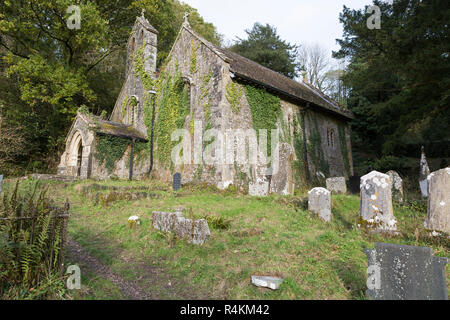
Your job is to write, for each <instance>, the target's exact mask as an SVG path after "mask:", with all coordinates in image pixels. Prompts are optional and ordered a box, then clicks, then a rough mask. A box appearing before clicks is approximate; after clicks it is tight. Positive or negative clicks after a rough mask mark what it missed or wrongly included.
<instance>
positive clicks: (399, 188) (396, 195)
mask: <svg viewBox="0 0 450 320" xmlns="http://www.w3.org/2000/svg"><path fill="white" fill-rule="evenodd" d="M386 174H387V175H388V176H389V177H390V178H391V193H392V198H393V199H394V200H396V201H398V202H403V180H402V178H401V177H400V175H399V174H398V173H397V172H396V171H394V170H390V171H388V172H386Z"/></svg>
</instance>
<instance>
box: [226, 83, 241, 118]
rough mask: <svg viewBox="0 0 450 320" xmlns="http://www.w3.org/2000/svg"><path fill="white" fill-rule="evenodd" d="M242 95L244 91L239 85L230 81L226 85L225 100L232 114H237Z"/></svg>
mask: <svg viewBox="0 0 450 320" xmlns="http://www.w3.org/2000/svg"><path fill="white" fill-rule="evenodd" d="M243 94H244V90H243V89H242V87H241V86H240V85H239V83H237V82H234V81H231V82H230V83H228V84H227V86H226V93H225V97H226V98H227V101H228V103H229V104H230V106H231V111H233V113H239V110H241V100H242V95H243Z"/></svg>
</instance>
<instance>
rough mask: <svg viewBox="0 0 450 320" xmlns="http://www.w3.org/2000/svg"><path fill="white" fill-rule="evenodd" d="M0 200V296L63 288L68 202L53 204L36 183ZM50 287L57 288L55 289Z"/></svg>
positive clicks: (20, 296) (50, 292)
mask: <svg viewBox="0 0 450 320" xmlns="http://www.w3.org/2000/svg"><path fill="white" fill-rule="evenodd" d="M1 200H2V201H1V203H0V299H24V298H28V299H29V298H32V299H33V298H37V299H43V298H48V297H50V295H53V294H54V293H55V292H61V288H63V277H62V271H63V270H62V266H63V263H64V253H63V252H64V251H63V245H64V242H65V236H66V222H67V218H68V214H67V213H68V204H66V206H65V208H64V209H63V210H62V209H60V208H56V207H53V206H52V205H51V203H50V201H49V200H48V199H47V198H46V190H45V189H40V188H39V184H38V183H36V184H35V185H34V187H33V188H32V189H29V190H22V192H19V182H17V184H16V186H15V188H14V190H13V191H12V193H11V194H10V195H9V194H7V193H6V192H5V194H4V195H3V198H2V199H1ZM49 286H50V287H55V288H56V287H57V288H56V289H55V290H51V289H49Z"/></svg>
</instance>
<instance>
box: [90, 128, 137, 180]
mask: <svg viewBox="0 0 450 320" xmlns="http://www.w3.org/2000/svg"><path fill="white" fill-rule="evenodd" d="M130 143H131V142H130V141H129V140H127V139H123V138H119V137H114V136H110V135H100V134H98V135H97V146H96V153H95V158H96V159H97V160H98V161H99V162H100V163H101V164H104V165H105V168H106V170H108V173H109V174H111V173H112V172H113V171H114V166H115V164H116V162H117V161H119V160H120V159H122V157H123V155H124V154H125V151H126V150H127V148H128V147H129V145H130Z"/></svg>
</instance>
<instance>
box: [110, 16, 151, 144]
mask: <svg viewBox="0 0 450 320" xmlns="http://www.w3.org/2000/svg"><path fill="white" fill-rule="evenodd" d="M139 19H141V18H138V23H136V24H135V26H134V28H133V31H132V35H131V36H130V39H129V40H128V44H127V67H126V75H125V82H124V85H123V87H122V90H121V92H120V94H119V97H118V99H117V101H116V104H115V106H114V110H113V113H112V114H111V117H110V120H111V121H114V122H119V123H124V124H128V125H131V126H133V127H134V128H136V129H137V130H138V131H139V132H141V133H142V134H144V135H145V136H147V127H146V126H145V122H144V101H145V99H146V98H147V95H148V93H147V92H144V87H143V83H142V81H141V79H140V77H139V76H138V75H137V74H136V72H135V61H134V59H135V53H136V52H138V53H139V52H141V51H142V50H143V51H142V53H143V57H142V59H143V64H144V70H145V71H146V72H147V73H149V74H150V75H151V76H152V77H153V76H154V75H155V71H156V56H157V35H156V33H154V32H153V31H151V30H148V29H147V28H146V27H145V26H144V25H143V24H142V23H140V22H139V21H140V20H139ZM138 56H139V55H138ZM137 59H139V58H137ZM134 99H135V101H136V102H135V103H134V102H133V100H134Z"/></svg>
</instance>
